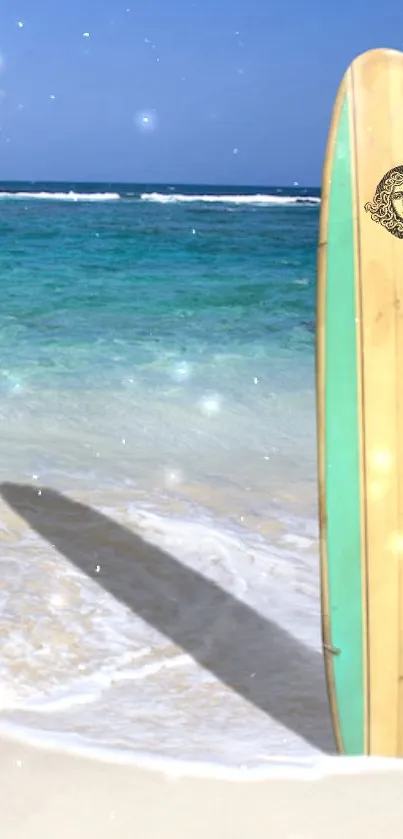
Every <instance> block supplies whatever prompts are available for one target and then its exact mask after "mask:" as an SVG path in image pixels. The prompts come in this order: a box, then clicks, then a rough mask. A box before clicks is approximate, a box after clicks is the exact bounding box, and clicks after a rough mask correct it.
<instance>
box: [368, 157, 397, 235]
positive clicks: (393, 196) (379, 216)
mask: <svg viewBox="0 0 403 839" xmlns="http://www.w3.org/2000/svg"><path fill="white" fill-rule="evenodd" d="M364 209H365V210H366V211H367V213H370V214H371V218H372V221H375V222H376V223H377V224H381V225H382V227H385V228H386V230H388V231H389V233H392V235H393V236H397V238H398V239H403V166H395V168H394V169H390V170H389V172H387V173H386V175H384V176H383V178H382V180H381V181H379V184H378V186H377V188H376V190H375V195H374V197H373V199H372V201H368V202H367V203H366V204H365V206H364Z"/></svg>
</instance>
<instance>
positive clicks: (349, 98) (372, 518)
mask: <svg viewBox="0 0 403 839" xmlns="http://www.w3.org/2000/svg"><path fill="white" fill-rule="evenodd" d="M316 365H317V366H316V384H317V429H318V464H319V467H318V468H319V521H320V553H321V592H322V595H321V596H322V635H323V648H324V657H325V667H326V678H327V685H328V693H329V699H330V707H331V713H332V718H333V726H334V732H335V738H336V743H337V747H338V750H339V751H340V752H343V753H345V754H349V755H356V754H370V755H382V756H401V755H403V54H402V53H400V52H397V51H394V50H388V49H377V50H371V51H369V52H366V53H364V54H362V55H360V56H359V57H358V58H356V59H355V60H354V61H353V62H352V64H351V65H350V67H349V68H348V70H347V72H346V74H345V76H344V78H343V80H342V82H341V84H340V87H339V91H338V94H337V98H336V102H335V106H334V110H333V115H332V120H331V125H330V131H329V137H328V143H327V150H326V156H325V164H324V170H323V180H322V203H321V212H320V231H319V247H318V286H317V332H316Z"/></svg>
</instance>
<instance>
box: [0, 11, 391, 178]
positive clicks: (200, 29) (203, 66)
mask: <svg viewBox="0 0 403 839" xmlns="http://www.w3.org/2000/svg"><path fill="white" fill-rule="evenodd" d="M19 22H20V24H23V25H19ZM85 33H89V37H87V36H85ZM377 46H389V47H394V48H397V49H401V48H402V47H403V6H402V2H401V0H385V2H384V5H383V6H382V8H381V4H380V3H379V2H378V3H370V2H368V0H365V2H364V0H339V2H331V0H21V2H20V0H13V2H11V0H9V2H7V1H6V2H3V3H1V7H0V55H1V58H2V62H1V64H2V69H1V73H0V90H1V93H0V126H1V131H0V179H20V180H24V179H51V180H118V181H119V180H120V181H143V182H144V181H149V182H150V181H151V182H171V183H172V182H177V183H180V182H182V183H186V182H188V183H189V182H190V183H210V184H214V183H224V184H225V183H226V184H262V185H264V184H266V185H268V184H288V183H292V182H293V181H299V183H300V184H305V185H314V184H318V183H319V181H320V173H321V165H322V157H323V152H324V145H325V141H326V135H327V130H328V123H329V117H330V112H331V108H332V104H333V99H334V95H335V92H336V89H337V85H338V83H339V81H340V78H341V76H342V75H343V73H344V70H345V69H346V66H347V65H348V64H349V62H350V61H351V60H352V59H353V58H354V56H355V55H357V54H358V53H359V52H362V51H363V50H366V49H370V48H373V47H377ZM51 97H54V98H51ZM144 118H145V119H148V122H144ZM142 120H143V121H142Z"/></svg>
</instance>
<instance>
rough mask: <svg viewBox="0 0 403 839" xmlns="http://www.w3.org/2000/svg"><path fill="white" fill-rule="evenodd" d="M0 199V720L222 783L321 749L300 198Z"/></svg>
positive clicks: (57, 195) (10, 190)
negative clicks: (224, 768) (165, 760)
mask: <svg viewBox="0 0 403 839" xmlns="http://www.w3.org/2000/svg"><path fill="white" fill-rule="evenodd" d="M0 189H1V187H0ZM2 189H3V192H1V191H0V237H1V240H2V241H1V245H2V247H1V250H0V271H1V276H2V283H1V287H0V326H1V328H0V353H1V355H0V357H1V366H0V393H1V400H0V423H1V432H2V433H1V436H0V454H1V457H0V480H1V481H2V482H3V483H2V497H3V501H2V504H1V507H0V526H1V531H0V538H1V540H2V551H1V559H0V623H1V632H2V637H3V638H6V639H7V640H6V643H5V644H4V643H3V644H2V649H1V653H0V709H1V711H0V722H1V723H2V724H3V725H7V726H9V725H13V726H25V727H27V728H29V729H31V730H32V729H35V730H42V731H45V730H46V731H47V732H49V731H51V732H53V733H54V735H55V737H56V738H60V739H61V740H62V739H63V738H65V739H66V738H69V737H70V738H71V737H73V736H74V737H75V738H76V741H77V742H78V740H77V738H79V740H80V742H81V743H83V742H84V743H88V744H91V745H97V746H100V747H101V746H103V747H105V746H106V747H109V748H110V749H117V748H119V749H128V750H139V751H143V752H149V753H153V754H161V755H169V756H174V757H178V758H183V759H198V760H213V761H221V762H224V763H225V762H226V763H261V762H264V761H265V760H267V759H270V757H271V756H273V755H274V754H276V755H279V754H287V755H308V754H312V753H313V752H315V751H327V750H332V749H333V743H332V737H331V734H330V724H329V713H328V706H327V700H326V693H325V686H324V678H323V664H322V657H321V653H320V626H319V619H320V615H319V595H318V555H317V522H316V517H317V513H316V462H315V414H314V359H313V337H314V336H313V330H314V294H315V259H316V254H315V249H316V236H317V225H318V200H319V199H318V192H317V191H315V190H309V191H308V193H307V192H306V191H305V193H304V194H299V193H298V191H297V190H288V191H286V190H277V191H276V190H271V191H267V190H266V191H264V190H258V191H255V192H253V191H251V190H249V191H248V190H227V189H226V190H221V191H219V190H215V194H214V191H212V190H205V188H203V189H202V188H194V189H190V188H187V189H184V188H176V189H174V188H169V189H167V188H166V189H161V188H158V187H153V186H150V187H149V188H148V187H147V188H145V187H142V188H136V187H132V186H131V187H130V186H127V187H125V188H123V187H121V186H120V187H116V186H114V185H96V186H92V187H91V188H89V187H88V185H81V186H80V185H78V186H77V185H53V186H52V187H49V185H46V184H45V185H11V186H10V185H7V186H6V185H4V186H3V188H2ZM29 191H30V192H31V195H28V196H27V194H26V193H27V192H29ZM89 192H91V196H90V199H91V200H88V199H89V196H88V193H89ZM142 193H143V195H142ZM257 194H258V195H257ZM218 199H219V200H218ZM74 502H80V505H77V504H76V503H74ZM99 514H102V516H100V515H99ZM66 742H67V740H66Z"/></svg>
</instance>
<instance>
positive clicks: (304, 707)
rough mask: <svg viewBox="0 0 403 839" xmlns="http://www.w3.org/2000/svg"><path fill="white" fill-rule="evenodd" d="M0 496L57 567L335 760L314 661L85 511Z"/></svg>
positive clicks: (5, 489) (13, 491) (171, 562)
mask: <svg viewBox="0 0 403 839" xmlns="http://www.w3.org/2000/svg"><path fill="white" fill-rule="evenodd" d="M0 494H1V495H2V497H3V498H4V500H5V501H6V502H7V503H8V504H9V505H10V507H12V508H13V509H14V510H15V511H16V512H17V513H18V514H19V515H20V516H21V517H23V518H24V519H25V521H26V522H27V523H28V524H29V525H30V527H32V528H33V529H34V530H35V531H36V532H37V533H38V534H40V536H42V537H43V538H44V539H46V540H47V541H48V542H49V543H50V544H52V545H53V546H54V547H55V548H56V549H57V550H58V551H59V552H60V553H61V554H63V556H64V557H66V559H68V560H69V561H70V562H72V563H74V565H75V566H76V567H77V568H79V569H80V570H81V571H83V572H84V573H85V574H86V575H87V576H88V577H91V578H93V579H94V580H96V582H97V583H98V584H100V585H101V586H102V587H103V588H104V589H105V591H107V592H109V593H110V594H112V595H113V596H114V597H115V598H117V599H118V600H119V601H120V602H121V603H123V604H125V605H126V606H128V607H129V608H130V609H131V610H132V611H133V612H134V613H135V614H136V615H137V616H139V617H140V618H142V619H143V620H144V621H146V622H147V623H148V624H149V625H151V626H152V627H154V628H155V629H156V630H158V631H159V632H161V633H163V634H164V635H165V636H166V637H167V638H169V639H170V640H171V641H172V642H173V643H174V644H175V645H177V646H178V647H180V648H181V649H182V650H183V651H185V652H186V653H188V654H189V655H190V656H192V658H193V659H194V660H195V661H196V662H198V663H199V664H200V665H201V666H202V667H204V668H206V669H207V670H208V671H210V672H211V673H212V674H214V676H216V678H217V679H219V680H220V681H221V682H222V683H224V684H225V685H227V686H228V687H229V688H231V689H232V690H233V691H235V692H236V693H238V694H239V695H240V696H241V697H243V698H244V699H246V700H247V701H249V702H250V703H251V704H252V705H254V706H255V707H256V708H258V709H260V710H261V711H263V712H265V713H267V714H270V716H272V717H273V718H274V719H276V720H277V721H278V722H280V723H281V724H283V725H285V726H287V728H289V729H291V730H293V731H294V732H295V733H296V734H298V735H299V736H302V737H303V738H304V739H305V740H306V741H307V742H309V743H311V744H312V745H313V746H314V747H315V748H317V749H320V750H321V751H323V752H334V751H335V746H334V739H333V734H332V730H331V722H330V714H329V705H328V699H327V694H326V686H325V680H324V668H323V661H322V657H321V656H320V654H319V653H316V652H315V651H313V650H311V649H309V648H308V647H306V646H305V645H304V644H303V643H302V642H300V641H298V640H297V639H296V638H294V637H293V636H292V635H291V634H290V633H288V632H287V631H286V630H284V629H283V628H281V627H280V626H278V625H277V624H276V623H274V622H273V621H271V620H268V619H267V618H264V617H262V616H261V615H259V614H258V613H257V612H255V611H254V610H253V609H251V608H250V607H249V606H247V605H246V604H244V603H242V602H241V601H239V600H237V598H235V597H234V596H233V595H231V594H229V593H228V592H226V591H224V590H223V589H222V588H220V586H218V585H217V584H216V583H214V582H212V581H210V580H209V579H207V578H206V577H204V576H203V575H202V574H200V573H199V572H197V571H195V570H193V569H191V568H188V567H187V566H185V565H183V564H182V563H181V562H179V560H177V559H176V558H174V557H173V556H171V555H169V554H168V553H166V552H164V551H162V550H161V549H160V548H158V547H155V546H153V545H150V544H149V543H148V542H146V541H144V540H143V539H142V538H141V537H140V536H138V535H137V534H135V533H133V532H132V531H130V530H129V529H127V528H126V527H123V526H122V525H120V524H118V523H117V522H115V521H113V520H112V519H110V518H108V517H106V516H105V515H103V514H101V513H99V512H97V511H95V510H94V509H92V508H90V507H88V506H85V505H83V504H80V503H78V502H74V501H71V500H70V499H68V498H66V497H65V496H63V495H62V494H60V493H58V492H56V491H54V490H51V489H49V488H46V487H38V486H35V487H32V486H29V485H20V484H13V483H3V484H1V485H0ZM97 568H98V570H96V569H97Z"/></svg>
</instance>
